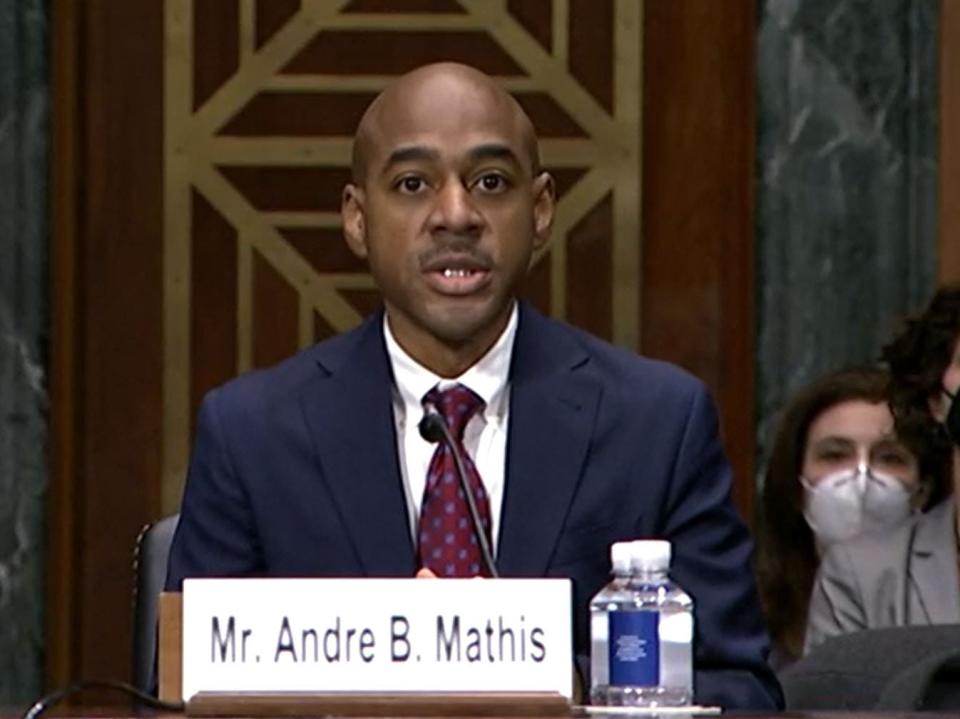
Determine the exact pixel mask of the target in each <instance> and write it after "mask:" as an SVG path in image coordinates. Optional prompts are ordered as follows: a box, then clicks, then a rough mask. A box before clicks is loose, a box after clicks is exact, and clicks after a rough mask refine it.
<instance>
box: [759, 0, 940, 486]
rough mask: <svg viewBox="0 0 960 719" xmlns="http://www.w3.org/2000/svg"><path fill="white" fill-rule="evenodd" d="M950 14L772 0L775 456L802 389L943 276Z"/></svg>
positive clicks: (769, 427) (765, 388)
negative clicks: (940, 92) (942, 86)
mask: <svg viewBox="0 0 960 719" xmlns="http://www.w3.org/2000/svg"><path fill="white" fill-rule="evenodd" d="M937 23H938V3H937V0H765V1H764V2H763V3H762V10H761V17H760V27H759V38H758V43H757V45H758V56H757V114H758V124H759V127H758V130H759V131H758V146H757V177H758V182H757V188H756V191H757V194H756V206H757V232H756V241H757V263H758V264H757V273H758V275H757V276H758V285H757V286H758V297H757V307H758V315H759V316H758V325H757V327H758V336H757V378H758V384H757V402H758V405H757V411H758V420H759V425H758V446H759V449H760V455H761V457H760V460H761V461H760V462H759V463H758V466H760V467H761V468H762V466H763V463H764V461H765V458H766V454H767V451H768V450H769V444H770V442H771V439H772V436H771V435H772V432H773V431H774V429H775V422H776V420H777V419H778V416H779V410H780V409H781V408H782V406H783V404H784V402H785V401H786V399H787V398H788V396H789V395H790V394H791V393H792V392H793V391H795V390H796V389H797V388H799V387H800V386H802V385H804V384H805V383H807V382H809V381H810V380H812V379H814V378H815V377H817V376H819V375H821V374H823V373H825V372H828V371H830V370H833V369H838V368H840V367H844V366H848V365H851V364H857V363H862V362H866V361H869V360H872V359H875V358H877V357H878V354H879V351H880V348H881V347H882V346H883V344H884V343H885V342H886V341H888V340H889V338H890V336H891V333H892V331H893V329H894V328H895V326H896V323H897V320H898V318H900V317H902V315H903V314H904V313H905V312H907V311H909V310H911V309H913V308H915V307H917V306H918V305H921V304H922V303H923V302H925V301H926V299H927V298H928V297H929V295H930V294H931V293H932V292H933V289H934V277H935V267H936V236H935V230H936V211H937V207H936V204H937V203H936V187H937V176H936V164H937V142H936V140H937Z"/></svg>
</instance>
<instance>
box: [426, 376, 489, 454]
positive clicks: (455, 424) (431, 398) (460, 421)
mask: <svg viewBox="0 0 960 719" xmlns="http://www.w3.org/2000/svg"><path fill="white" fill-rule="evenodd" d="M423 401H424V402H430V403H431V404H433V405H434V406H435V407H436V408H437V409H438V410H439V411H440V414H442V415H443V418H444V420H445V421H446V423H447V427H449V428H450V434H452V435H453V436H454V437H456V438H457V439H459V440H462V439H463V429H464V427H466V426H467V422H469V421H470V418H471V417H473V415H474V414H476V412H477V410H478V409H481V408H482V407H483V406H484V401H483V400H482V399H480V397H479V396H478V395H477V394H476V393H475V392H474V391H473V390H471V389H470V388H469V387H466V386H464V385H462V384H455V385H454V386H453V387H449V388H448V389H445V390H443V391H442V392H441V391H440V390H438V389H437V388H436V387H434V388H433V389H432V390H430V391H429V392H427V393H426V394H425V395H424V396H423Z"/></svg>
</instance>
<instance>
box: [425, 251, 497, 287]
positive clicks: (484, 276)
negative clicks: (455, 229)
mask: <svg viewBox="0 0 960 719" xmlns="http://www.w3.org/2000/svg"><path fill="white" fill-rule="evenodd" d="M424 269H425V273H424V275H425V277H426V280H427V284H428V285H429V286H430V287H431V288H432V289H433V290H434V291H436V292H438V293H439V294H442V295H450V296H465V295H471V294H474V293H475V292H478V291H480V290H482V289H483V288H484V287H486V285H487V283H489V281H490V276H491V272H490V268H489V266H488V265H487V264H486V263H484V262H482V261H480V260H478V259H477V258H472V257H457V258H448V259H447V260H440V261H435V262H432V263H430V264H429V265H428V266H427V267H425V268H424Z"/></svg>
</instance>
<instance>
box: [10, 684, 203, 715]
mask: <svg viewBox="0 0 960 719" xmlns="http://www.w3.org/2000/svg"><path fill="white" fill-rule="evenodd" d="M86 689H112V690H114V691H120V692H124V693H125V694H127V695H129V696H131V697H133V698H134V699H135V700H136V701H137V703H138V704H143V705H145V706H148V707H150V708H151V709H162V710H163V711H169V712H180V713H182V712H183V711H184V709H185V707H186V705H185V704H184V703H183V702H165V701H161V700H160V699H157V698H156V697H155V696H153V695H152V694H147V693H146V692H143V691H140V690H139V689H137V688H136V687H135V686H133V685H132V684H127V683H126V682H118V681H108V680H98V679H83V680H81V681H77V682H74V683H73V684H70V685H68V686H66V687H61V688H60V689H57V690H55V691H52V692H50V693H49V694H47V695H46V696H44V697H42V698H40V699H38V700H37V701H36V702H34V703H33V705H32V706H31V707H30V708H28V709H27V710H26V711H25V712H24V713H23V714H22V716H21V719H38V717H40V716H41V715H42V714H43V713H44V712H46V711H47V710H48V709H51V708H52V707H54V706H56V705H57V704H59V703H60V702H62V701H63V700H64V699H67V698H68V697H71V696H73V695H74V694H78V693H79V692H82V691H84V690H86Z"/></svg>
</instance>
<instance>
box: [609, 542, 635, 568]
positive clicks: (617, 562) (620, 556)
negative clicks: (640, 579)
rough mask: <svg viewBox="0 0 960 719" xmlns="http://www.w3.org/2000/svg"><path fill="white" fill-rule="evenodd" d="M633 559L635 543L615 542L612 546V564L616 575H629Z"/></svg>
mask: <svg viewBox="0 0 960 719" xmlns="http://www.w3.org/2000/svg"><path fill="white" fill-rule="evenodd" d="M632 559H633V542H614V543H613V544H611V545H610V564H611V565H612V566H613V573H614V574H629V573H630V565H631V562H632Z"/></svg>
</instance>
